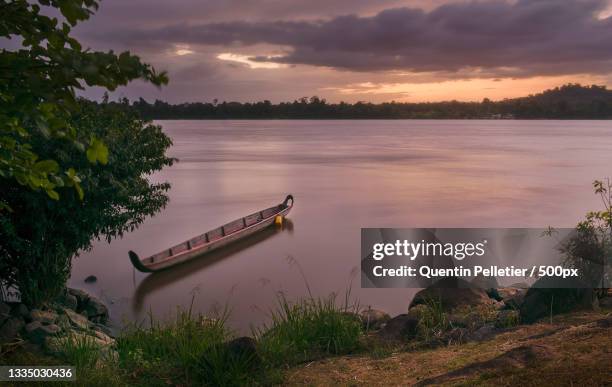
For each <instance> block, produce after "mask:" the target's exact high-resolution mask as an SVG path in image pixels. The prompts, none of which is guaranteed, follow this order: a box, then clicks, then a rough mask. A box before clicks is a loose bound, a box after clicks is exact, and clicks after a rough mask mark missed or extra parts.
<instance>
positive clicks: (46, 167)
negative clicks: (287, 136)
mask: <svg viewBox="0 0 612 387" xmlns="http://www.w3.org/2000/svg"><path fill="white" fill-rule="evenodd" d="M34 170H36V171H37V172H40V173H44V174H48V173H55V172H57V171H58V170H59V164H58V163H57V161H55V160H43V161H39V162H37V163H36V164H34Z"/></svg>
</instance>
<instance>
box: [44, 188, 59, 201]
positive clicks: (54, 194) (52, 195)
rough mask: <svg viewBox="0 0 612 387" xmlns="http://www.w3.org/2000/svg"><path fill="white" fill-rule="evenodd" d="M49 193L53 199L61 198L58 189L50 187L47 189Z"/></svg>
mask: <svg viewBox="0 0 612 387" xmlns="http://www.w3.org/2000/svg"><path fill="white" fill-rule="evenodd" d="M46 192H47V195H48V196H49V197H50V198H51V199H53V200H59V198H60V197H59V194H58V193H57V191H54V190H52V189H48V190H47V191H46Z"/></svg>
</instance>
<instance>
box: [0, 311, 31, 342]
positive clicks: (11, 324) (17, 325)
mask: <svg viewBox="0 0 612 387" xmlns="http://www.w3.org/2000/svg"><path fill="white" fill-rule="evenodd" d="M24 326H25V322H24V321H23V319H22V318H21V317H15V316H12V317H9V318H8V319H6V320H5V321H4V324H2V327H0V343H7V342H10V341H11V340H13V339H14V338H16V337H17V336H19V332H20V331H21V330H22V329H23V327H24Z"/></svg>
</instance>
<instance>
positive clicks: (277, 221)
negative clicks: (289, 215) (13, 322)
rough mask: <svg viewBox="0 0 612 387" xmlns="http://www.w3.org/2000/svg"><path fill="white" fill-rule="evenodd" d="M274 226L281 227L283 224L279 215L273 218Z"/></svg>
mask: <svg viewBox="0 0 612 387" xmlns="http://www.w3.org/2000/svg"><path fill="white" fill-rule="evenodd" d="M274 224H277V225H279V226H281V225H282V224H283V217H282V216H280V215H278V216H276V218H274Z"/></svg>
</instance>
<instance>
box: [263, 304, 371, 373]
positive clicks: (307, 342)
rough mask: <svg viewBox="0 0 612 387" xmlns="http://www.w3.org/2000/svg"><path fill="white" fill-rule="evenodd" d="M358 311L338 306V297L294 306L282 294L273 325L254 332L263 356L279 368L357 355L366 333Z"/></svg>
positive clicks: (275, 311)
mask: <svg viewBox="0 0 612 387" xmlns="http://www.w3.org/2000/svg"><path fill="white" fill-rule="evenodd" d="M356 308H357V307H356V306H353V307H351V306H349V305H348V304H346V302H345V304H344V306H338V305H337V303H336V296H335V295H331V296H329V297H327V298H314V297H310V298H306V299H301V300H298V301H297V302H293V303H292V302H289V301H288V300H287V298H286V297H285V296H284V295H283V294H279V296H278V304H277V307H276V308H275V309H273V310H272V311H271V313H270V314H271V320H272V322H271V323H269V324H266V325H264V326H263V327H262V328H261V329H259V330H256V331H255V337H257V338H258V340H259V349H260V352H261V356H262V357H263V359H264V360H265V361H266V362H267V363H269V364H270V365H273V366H279V365H288V364H295V363H299V362H303V361H307V360H311V359H315V358H319V357H322V356H325V355H339V354H345V353H349V352H352V351H355V350H356V349H358V348H359V345H360V338H361V336H362V333H363V332H362V328H361V322H360V321H359V319H358V318H357V316H356V314H355V312H356Z"/></svg>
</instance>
